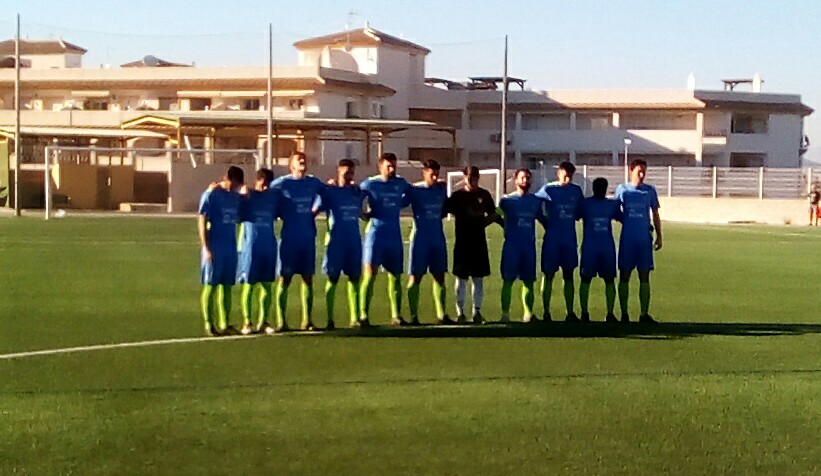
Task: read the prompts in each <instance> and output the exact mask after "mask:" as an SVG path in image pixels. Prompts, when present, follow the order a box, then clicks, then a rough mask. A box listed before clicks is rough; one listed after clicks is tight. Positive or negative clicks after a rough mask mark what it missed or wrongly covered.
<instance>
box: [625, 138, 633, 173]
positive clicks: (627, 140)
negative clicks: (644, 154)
mask: <svg viewBox="0 0 821 476" xmlns="http://www.w3.org/2000/svg"><path fill="white" fill-rule="evenodd" d="M632 143H633V141H632V140H631V139H630V138H629V137H625V139H624V182H625V183H627V182H628V181H629V180H630V177H629V175H628V173H627V163H628V162H627V152H628V150H629V149H630V144H632Z"/></svg>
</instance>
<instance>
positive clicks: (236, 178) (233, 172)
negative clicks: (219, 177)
mask: <svg viewBox="0 0 821 476" xmlns="http://www.w3.org/2000/svg"><path fill="white" fill-rule="evenodd" d="M225 175H226V177H228V180H230V181H232V182H234V183H239V184H242V183H245V172H243V171H242V169H241V168H239V167H237V166H236V165H232V166H230V167H228V173H227V174H225Z"/></svg>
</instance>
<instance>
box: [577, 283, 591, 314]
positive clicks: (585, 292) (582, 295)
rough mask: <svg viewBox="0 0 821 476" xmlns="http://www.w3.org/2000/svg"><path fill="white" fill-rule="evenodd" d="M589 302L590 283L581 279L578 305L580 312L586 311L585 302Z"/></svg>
mask: <svg viewBox="0 0 821 476" xmlns="http://www.w3.org/2000/svg"><path fill="white" fill-rule="evenodd" d="M589 302H590V283H589V282H585V281H582V282H581V283H579V307H581V308H582V314H584V313H586V312H588V311H589V310H588V308H587V304H588V303H589Z"/></svg>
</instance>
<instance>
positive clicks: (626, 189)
mask: <svg viewBox="0 0 821 476" xmlns="http://www.w3.org/2000/svg"><path fill="white" fill-rule="evenodd" d="M378 168H379V174H378V175H376V176H373V177H370V178H368V179H366V180H364V181H363V182H362V183H360V184H359V185H357V184H356V182H355V181H354V175H355V164H354V162H353V161H351V160H347V159H345V160H341V161H340V162H339V165H338V167H337V176H336V177H335V178H334V179H332V180H330V181H328V182H327V183H323V182H321V181H320V180H319V179H317V178H316V177H313V176H311V175H308V174H307V165H306V157H305V155H304V154H303V153H301V152H296V153H294V154H292V156H291V158H290V161H289V170H290V174H289V175H285V176H282V177H279V178H277V179H276V180H274V177H273V172H272V171H271V170H268V169H261V170H259V171H258V172H257V174H256V181H255V183H254V186H253V188H251V189H249V188H248V187H246V186H245V185H244V177H243V172H242V169H240V168H238V167H231V168H229V170H228V173H227V175H226V177H225V178H224V179H223V180H222V181H220V182H219V183H215V184H212V185H211V186H210V187H209V188H208V190H206V191H205V192H204V193H203V195H202V197H201V199H200V207H199V215H198V231H199V236H200V242H201V245H202V284H203V288H202V293H201V309H202V316H203V320H204V324H205V330H206V333H207V334H209V335H214V336H216V335H221V334H234V333H240V332H241V333H242V334H251V333H256V332H264V333H269V334H271V333H275V332H283V331H287V330H289V329H288V325H287V320H286V319H285V317H286V316H285V314H286V310H287V308H288V291H289V286H290V284H291V281H292V278H293V277H294V276H295V275H299V276H300V277H301V298H302V302H301V304H302V306H301V307H302V321H301V325H300V328H301V329H303V330H311V329H314V328H315V326H314V324H313V321H312V319H311V316H312V308H313V298H314V288H313V275H314V270H315V256H316V249H315V246H316V245H315V243H316V233H317V228H316V220H315V218H316V216H317V215H319V214H322V213H324V214H326V216H327V222H328V231H327V234H326V240H325V253H324V257H323V261H322V271H323V273H324V274H325V275H326V276H327V281H326V285H325V300H326V309H327V327H326V329H333V328H335V320H334V318H335V313H334V311H335V301H336V289H337V285H338V283H339V279H340V277H341V275H342V274H345V275H346V276H347V278H348V282H347V296H348V309H349V321H350V325H351V326H359V327H370V326H371V324H370V320H369V314H370V304H371V301H372V299H373V292H374V281H375V279H376V275H377V272H378V271H379V269H380V268H382V269H383V270H384V271H385V272H386V274H387V288H388V302H389V305H390V306H389V307H390V313H391V324H392V325H418V324H419V299H420V292H421V289H420V284H421V281H422V278H423V276H424V275H425V274H427V273H430V274H431V275H432V278H433V283H432V287H433V303H434V307H435V312H436V317H437V319H438V322H439V323H440V324H455V323H466V322H467V316H466V315H465V303H466V296H465V295H466V289H467V281H468V279H470V280H471V281H472V288H473V289H472V290H473V293H472V295H473V296H472V297H473V302H472V305H473V313H472V322H474V323H477V324H481V323H484V322H485V320H484V318H483V316H482V314H481V306H482V300H483V289H484V287H483V279H484V278H485V277H487V276H489V275H490V262H489V257H488V246H487V238H486V236H485V228H486V227H487V226H489V225H490V224H492V223H499V224H500V225H502V226H503V227H504V244H503V247H502V259H501V266H500V268H501V275H502V279H503V284H502V295H501V305H502V317H501V322H509V321H510V314H509V312H510V305H511V296H512V288H513V284H514V282H515V281H516V280H521V281H522V303H523V308H524V315H523V321H524V322H531V323H535V322H540V321H542V320H543V321H550V320H551V316H550V311H549V309H550V301H551V294H552V288H553V286H552V282H553V278H554V276H555V274H556V273H557V272H558V271H559V270H561V271H562V276H563V279H564V297H565V304H566V307H567V315H566V317H565V320H567V321H579V320H581V321H585V322H586V321H589V320H590V315H589V312H588V301H589V291H590V283H591V281H592V279H593V278H594V277H596V276H599V277H601V278H603V280H604V281H605V296H606V304H607V316H606V318H605V320H606V321H607V322H618V319H617V318H616V317H615V314H614V306H615V298H616V284H615V279H616V276H617V274H616V270H617V259H616V258H617V256H616V248H615V242H614V240H613V231H612V222H613V221H620V222H622V231H621V236H620V240H619V252H618V269H619V271H620V274H619V278H620V279H619V284H618V295H619V301H620V306H621V321H622V322H628V321H629V316H628V305H627V304H628V294H629V281H630V277H631V274H632V271H633V270H637V271H638V275H639V283H640V284H639V297H640V299H639V301H640V308H641V315H640V317H639V321H640V322H648V323H650V322H655V321H654V320H653V318H652V317H650V315H649V304H650V284H649V274H650V271H651V270H652V269H653V251H654V249H655V250H658V249H660V248H661V245H662V240H661V236H662V235H661V220H660V218H659V214H658V208H659V203H658V196H657V194H656V191H655V189H654V188H653V187H652V186H650V185H648V184H645V183H644V176H645V173H646V169H647V165H646V163H645V162H643V161H641V160H636V161H633V163H631V165H630V181H629V182H628V183H625V184H622V185H619V186H618V188H617V189H616V196H615V199H608V198H606V192H607V186H608V184H607V180H606V179H603V178H599V179H596V180H594V181H593V196H592V197H590V198H584V196H583V194H582V191H581V188H580V187H578V186H577V185H575V184H573V183H572V178H573V173H574V172H575V167H574V166H573V164H572V163H570V162H564V163H562V164H561V165H560V166H559V168H558V171H557V179H558V180H557V181H556V182H553V183H550V184H547V185H545V186H543V187H542V188H541V189H540V190H539V191H538V192H537V193H530V188H531V173H530V171H529V170H527V169H519V170H517V171H516V172H515V174H514V184H515V191H514V192H513V193H512V194H510V195H507V196H505V197H504V198H502V199H501V201H500V203H499V204H498V207H497V206H496V204H495V203H494V201H493V198H492V197H491V195H490V193H489V192H488V191H487V190H484V189H482V188H480V187H479V185H478V182H479V170H478V168H476V167H467V168H466V169H465V170H464V175H465V178H464V187H463V189H462V190H459V191H456V192H454V193H453V194H451V195H450V197H448V196H447V192H446V187H445V184H444V183H443V182H441V181H440V180H439V172H440V166H439V164H438V163H437V162H436V161H433V160H429V161H426V162H425V163H424V164H423V167H422V181H421V182H419V183H417V184H413V185H412V184H410V183H408V182H407V181H406V180H405V179H404V178H401V177H399V176H397V175H396V156H395V155H394V154H392V153H386V154H383V155H382V156H381V157H380V158H379V164H378ZM408 206H409V207H411V211H412V215H413V231H412V232H411V236H410V248H409V254H410V260H409V266H408V275H409V277H408V281H407V298H408V308H409V311H410V318H409V319H408V320H406V319H404V318H403V317H402V315H401V309H402V289H401V285H400V278H401V274H402V272H403V269H404V242H403V237H402V232H401V226H400V212H401V210H402V209H403V208H405V207H408ZM448 214H451V215H453V216H454V218H455V235H456V236H455V242H454V249H453V256H454V264H453V274H454V275H455V277H456V311H457V316H458V317H457V319H456V321H454V320H452V319H451V318H450V317H449V316H448V314H447V313H446V312H445V294H446V291H445V290H446V288H445V274H446V272H447V264H448V258H447V243H446V240H445V233H444V229H443V225H442V220H443V218H444V217H446V216H447V215H448ZM277 219H280V220H281V221H282V229H281V232H280V239H279V243H278V242H277V238H276V235H275V232H274V222H275V221H276V220H277ZM580 219H581V220H582V222H583V231H584V233H583V240H582V246H581V266H580V275H581V284H580V288H579V300H580V306H581V317H580V318H579V317H577V316H576V314H575V312H574V296H575V286H574V278H573V277H574V271H575V268H576V267H579V258H578V251H577V250H578V245H577V237H576V221H577V220H580ZM360 220H364V221H366V222H367V228H366V231H365V236H364V239H363V238H362V236H361V234H360V226H359V222H360ZM536 222H540V223H541V224H542V225H543V226H544V228H545V236H544V240H543V242H542V250H541V269H542V272H543V274H544V277H543V280H542V287H541V292H542V300H543V307H544V310H545V311H544V314H543V317H542V319H541V320H540V319H538V318H537V317H536V316H535V315H534V313H533V306H534V300H535V290H534V288H535V281H536V233H535V229H536V226H535V224H536ZM237 226H239V230H237ZM653 231H655V240H654V239H653ZM275 280H276V281H277V286H276V290H275V291H274V282H275ZM237 282H238V283H240V284H241V285H242V292H241V296H242V299H241V301H242V302H241V310H242V318H243V326H242V329H241V330H240V331H237V330H236V329H234V328H233V327H232V326H231V325H230V323H229V317H230V312H231V292H232V286H233V285H234V284H235V283H237ZM255 297H256V301H257V303H258V304H257V316H256V319H253V317H254V316H252V307H253V302H254V300H255V299H254V298H255ZM274 298H275V299H274ZM273 301H275V303H276V324H275V326H272V325H271V324H270V321H271V319H270V315H269V314H270V309H271V305H272V302H273ZM254 321H255V322H254Z"/></svg>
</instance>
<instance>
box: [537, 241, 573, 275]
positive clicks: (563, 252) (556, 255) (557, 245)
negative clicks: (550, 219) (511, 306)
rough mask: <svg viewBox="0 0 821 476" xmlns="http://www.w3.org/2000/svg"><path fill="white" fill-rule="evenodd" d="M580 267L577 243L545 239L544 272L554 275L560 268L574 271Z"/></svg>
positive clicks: (543, 251)
mask: <svg viewBox="0 0 821 476" xmlns="http://www.w3.org/2000/svg"><path fill="white" fill-rule="evenodd" d="M578 266H579V252H578V250H577V246H576V242H571V241H558V240H555V239H553V238H549V237H545V240H544V241H543V242H542V272H543V273H545V274H554V273H555V272H556V271H558V270H559V268H561V269H563V270H571V271H572V270H574V269H576V268H577V267H578Z"/></svg>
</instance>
